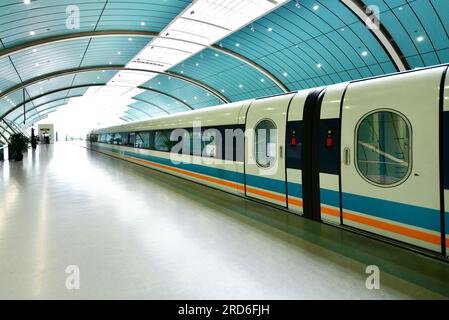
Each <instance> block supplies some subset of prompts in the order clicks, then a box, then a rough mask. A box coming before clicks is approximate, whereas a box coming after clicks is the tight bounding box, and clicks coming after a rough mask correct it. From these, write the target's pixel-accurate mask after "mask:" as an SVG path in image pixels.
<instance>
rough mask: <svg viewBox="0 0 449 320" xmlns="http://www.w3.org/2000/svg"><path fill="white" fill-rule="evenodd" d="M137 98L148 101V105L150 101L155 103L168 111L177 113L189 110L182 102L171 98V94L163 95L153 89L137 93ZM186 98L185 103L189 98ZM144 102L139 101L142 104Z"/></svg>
mask: <svg viewBox="0 0 449 320" xmlns="http://www.w3.org/2000/svg"><path fill="white" fill-rule="evenodd" d="M135 98H136V99H139V100H143V101H145V102H146V103H144V104H145V105H147V104H148V103H150V104H154V105H156V106H158V107H159V108H162V109H164V110H166V111H167V112H168V113H177V112H182V111H187V110H189V109H188V108H187V107H186V106H185V105H184V104H182V103H181V102H178V101H176V100H174V99H172V98H170V97H169V96H166V95H162V94H159V93H156V92H152V91H145V92H142V93H141V94H139V95H137V96H136V97H135ZM185 100H186V101H185V103H188V102H187V99H185ZM142 103H143V102H140V101H139V105H142Z"/></svg>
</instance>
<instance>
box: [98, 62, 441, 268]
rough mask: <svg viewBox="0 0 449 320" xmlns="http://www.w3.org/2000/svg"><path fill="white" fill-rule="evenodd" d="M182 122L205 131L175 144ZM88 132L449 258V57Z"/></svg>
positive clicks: (283, 204)
mask: <svg viewBox="0 0 449 320" xmlns="http://www.w3.org/2000/svg"><path fill="white" fill-rule="evenodd" d="M199 124H200V127H201V128H200V129H198V127H199ZM180 130H181V132H187V135H190V136H191V137H190V138H192V136H195V135H196V136H199V137H200V141H202V142H201V143H200V144H199V145H198V143H197V144H196V147H195V143H192V145H193V146H191V147H190V149H189V151H188V152H185V150H184V151H183V152H182V153H181V152H179V151H173V149H174V148H173V147H174V145H175V143H177V142H178V143H180V141H181V140H179V137H178V138H175V139H173V137H172V133H173V132H174V131H180ZM238 130H241V131H244V132H245V133H244V138H243V140H242V139H240V140H241V141H238V140H239V139H237V138H236V137H237V135H235V136H234V137H235V138H232V136H231V146H232V147H231V148H229V145H230V144H229V141H228V142H226V143H218V140H219V139H215V138H216V135H214V134H211V132H216V133H217V132H218V133H221V134H222V136H226V135H227V132H229V131H230V132H235V131H238ZM263 130H265V131H266V132H265V133H264V134H260V132H263ZM250 131H251V132H253V134H247V132H250ZM89 140H90V142H89V146H90V148H92V149H94V150H97V151H100V152H103V153H106V154H108V155H111V156H114V157H118V158H121V159H126V160H129V161H131V162H134V163H137V164H140V165H144V166H147V167H150V168H152V169H156V170H159V171H163V172H166V173H169V174H172V175H175V176H179V177H182V178H185V179H189V180H191V181H194V182H196V183H201V184H204V185H207V186H210V187H214V188H217V189H220V190H223V191H226V192H229V193H232V194H235V195H239V196H243V197H247V198H251V199H254V200H257V201H262V202H265V203H267V204H270V205H273V206H277V207H280V208H282V209H284V210H288V211H290V212H291V213H292V214H298V215H302V216H304V217H305V218H308V219H313V220H316V221H321V222H324V223H329V224H336V225H339V226H344V227H347V228H349V229H352V230H360V231H361V232H362V233H364V234H372V235H373V236H375V237H376V238H379V237H380V238H381V239H384V240H389V242H394V243H396V244H405V246H406V247H409V248H414V249H418V250H419V251H422V252H427V253H428V254H431V255H434V256H437V257H440V258H446V259H447V258H448V249H449V75H448V66H447V65H442V66H436V67H432V68H425V69H419V70H413V71H409V72H404V73H397V74H391V75H385V76H380V77H374V78H370V79H364V80H357V81H352V82H348V83H341V84H335V85H330V86H326V87H321V88H316V89H307V90H301V91H298V92H292V93H287V94H282V95H277V96H272V97H265V98H260V99H254V100H249V101H242V102H235V103H230V104H226V105H221V106H217V107H210V108H205V109H202V110H195V111H189V112H184V113H178V114H173V115H168V116H164V117H160V118H155V119H150V120H145V121H139V122H133V123H128V124H124V125H119V126H114V127H110V128H104V129H99V130H94V131H92V132H91V133H90V135H89ZM225 147H226V148H225ZM184 149H186V148H184ZM225 149H226V150H227V151H229V150H228V149H231V150H232V151H233V152H231V153H232V154H231V155H230V154H229V152H225ZM221 151H223V152H221ZM173 154H176V155H179V156H180V157H182V161H173ZM211 159H213V160H214V161H205V160H211Z"/></svg>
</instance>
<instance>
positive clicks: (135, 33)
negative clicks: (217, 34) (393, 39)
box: [0, 30, 288, 92]
mask: <svg viewBox="0 0 449 320" xmlns="http://www.w3.org/2000/svg"><path fill="white" fill-rule="evenodd" d="M116 36H123V37H146V38H153V39H157V38H163V39H170V40H175V41H179V42H184V43H187V44H194V45H197V46H201V47H203V48H209V49H212V50H215V51H218V52H221V53H224V54H226V55H228V56H231V57H233V58H236V59H238V60H240V61H242V62H244V63H246V64H248V65H249V66H251V67H252V68H254V69H256V70H257V71H259V72H261V73H263V74H264V75H265V76H266V77H267V78H268V79H270V80H271V81H273V82H274V83H275V84H276V85H277V86H278V87H279V88H280V89H281V90H282V91H283V92H288V88H287V86H285V85H284V84H283V83H282V82H281V81H280V80H279V79H278V78H276V76H275V75H273V74H272V73H271V72H270V71H268V70H266V69H265V68H264V67H262V66H261V65H259V64H257V63H256V62H254V61H252V60H250V59H248V58H246V57H244V56H242V55H240V54H238V53H236V52H234V51H232V50H229V49H224V48H222V47H220V46H217V45H212V46H208V45H204V44H201V43H198V42H193V41H188V40H183V39H177V38H171V37H166V36H161V35H160V34H159V33H157V32H151V31H143V30H97V31H88V32H76V33H71V34H66V35H58V36H53V37H47V38H43V39H39V40H36V41H31V42H27V43H23V44H20V45H17V46H13V47H11V48H6V49H3V50H0V59H1V58H3V57H6V56H10V55H12V54H16V53H19V52H22V51H26V50H30V49H33V48H37V47H40V46H44V45H48V44H53V43H60V42H64V41H70V40H79V39H90V38H102V37H116Z"/></svg>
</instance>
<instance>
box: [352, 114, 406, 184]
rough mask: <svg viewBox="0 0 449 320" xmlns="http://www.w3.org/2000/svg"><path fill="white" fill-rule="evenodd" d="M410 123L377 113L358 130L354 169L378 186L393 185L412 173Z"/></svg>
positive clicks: (394, 116) (392, 115) (371, 115)
mask: <svg viewBox="0 0 449 320" xmlns="http://www.w3.org/2000/svg"><path fill="white" fill-rule="evenodd" d="M410 132H411V129H410V124H409V122H408V121H407V120H406V119H405V118H404V117H403V116H402V115H400V114H398V113H396V112H392V111H384V110H382V111H378V112H374V113H371V114H369V115H368V116H366V117H365V118H364V119H363V120H362V121H361V122H360V124H359V126H358V127H357V145H356V155H357V169H358V171H359V173H360V174H361V175H362V176H363V178H365V179H367V180H368V181H369V182H372V183H374V184H376V185H379V186H395V185H398V184H400V183H401V182H403V181H404V180H406V179H407V177H408V176H409V174H410V171H411V137H410Z"/></svg>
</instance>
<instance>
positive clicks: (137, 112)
mask: <svg viewBox="0 0 449 320" xmlns="http://www.w3.org/2000/svg"><path fill="white" fill-rule="evenodd" d="M125 114H127V115H130V116H134V117H136V118H137V119H139V121H143V120H148V117H147V116H146V115H145V113H143V112H142V111H140V110H139V109H128V110H126V111H125Z"/></svg>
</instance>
